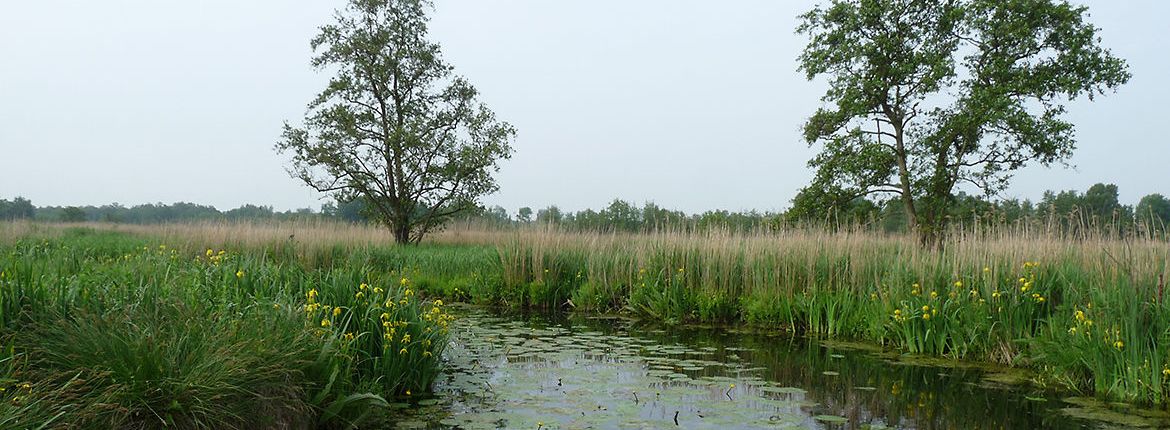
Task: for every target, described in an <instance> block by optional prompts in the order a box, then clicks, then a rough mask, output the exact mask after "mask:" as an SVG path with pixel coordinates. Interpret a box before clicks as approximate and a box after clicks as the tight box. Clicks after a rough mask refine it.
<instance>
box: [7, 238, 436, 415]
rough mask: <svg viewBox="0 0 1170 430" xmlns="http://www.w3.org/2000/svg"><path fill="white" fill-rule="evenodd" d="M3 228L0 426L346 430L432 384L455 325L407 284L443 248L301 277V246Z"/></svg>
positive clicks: (368, 256) (341, 260)
mask: <svg viewBox="0 0 1170 430" xmlns="http://www.w3.org/2000/svg"><path fill="white" fill-rule="evenodd" d="M14 230H16V231H19V233H18V234H15V235H9V236H5V237H0V345H3V346H4V347H5V350H4V351H5V353H4V355H3V356H0V389H3V391H0V399H2V400H4V401H3V402H2V403H0V423H3V424H4V425H3V426H0V427H3V428H37V427H39V426H41V425H46V426H49V427H52V428H164V427H165V428H352V427H354V426H359V425H366V424H368V423H370V422H373V421H372V420H373V419H380V418H384V417H379V416H378V414H383V415H384V411H385V408H378V407H377V406H378V405H386V404H387V403H388V400H392V399H400V398H409V397H411V396H419V395H423V394H425V392H427V391H428V390H429V387H430V385H431V383H432V382H433V381H434V379H435V378H436V376H437V375H438V371H439V369H440V363H439V357H440V356H441V354H442V352H443V349H444V347H445V346H446V344H447V333H448V332H447V324H448V323H449V322H450V318H451V316H450V315H449V314H447V313H446V312H445V311H444V307H443V304H442V302H441V301H437V300H435V299H427V298H424V294H423V293H421V292H419V291H418V290H417V289H416V287H415V282H416V278H415V277H414V275H413V274H414V273H416V272H417V271H418V269H417V268H418V267H420V266H418V265H420V264H427V262H428V261H438V260H441V259H439V258H438V257H436V255H439V256H441V255H444V254H443V252H444V251H443V250H442V249H436V250H435V255H429V254H427V253H425V252H420V253H417V254H416V253H410V255H412V256H414V257H417V259H414V260H412V259H408V258H404V257H402V255H400V254H396V253H394V252H385V251H370V252H366V253H359V252H352V253H350V252H342V251H337V252H334V251H326V250H322V251H321V252H319V253H316V254H313V256H312V257H311V258H312V259H313V261H315V262H316V263H317V264H316V265H312V266H309V265H306V264H304V263H303V262H302V259H305V260H306V261H307V258H306V257H305V255H304V254H302V253H300V252H299V251H300V250H304V249H305V248H303V247H284V248H282V247H278V246H255V247H252V248H248V249H244V248H240V247H220V246H214V247H213V248H214V249H211V248H204V247H203V246H199V247H194V246H193V245H187V244H181V245H177V246H172V245H168V244H167V243H165V242H162V241H159V240H156V239H154V238H145V237H141V236H133V235H128V234H125V233H120V232H110V231H103V230H97V229H92V228H70V229H66V230H59V231H55V232H52V233H48V232H45V231H41V227H36V226H32V227H24V228H12V227H8V228H7V230H4V231H14ZM43 233H48V234H43ZM436 264H438V263H436ZM444 264H446V263H444ZM412 265H413V266H412ZM428 282H434V281H428Z"/></svg>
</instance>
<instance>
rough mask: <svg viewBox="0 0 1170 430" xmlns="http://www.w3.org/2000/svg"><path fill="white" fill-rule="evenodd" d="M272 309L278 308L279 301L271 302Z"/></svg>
mask: <svg viewBox="0 0 1170 430" xmlns="http://www.w3.org/2000/svg"><path fill="white" fill-rule="evenodd" d="M272 309H280V303H273V304H272Z"/></svg>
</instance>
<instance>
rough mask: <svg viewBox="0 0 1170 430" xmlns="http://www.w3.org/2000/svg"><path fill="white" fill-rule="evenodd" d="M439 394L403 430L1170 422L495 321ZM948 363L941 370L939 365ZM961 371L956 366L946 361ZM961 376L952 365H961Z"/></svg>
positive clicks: (488, 317) (916, 367)
mask: <svg viewBox="0 0 1170 430" xmlns="http://www.w3.org/2000/svg"><path fill="white" fill-rule="evenodd" d="M452 334H453V336H452V337H453V344H452V347H451V348H450V349H449V350H448V352H447V354H446V357H447V359H448V360H449V363H448V367H447V371H446V375H445V376H444V377H443V378H441V379H440V381H439V382H438V383H437V384H436V387H435V391H436V396H435V397H434V398H429V399H412V401H411V402H409V403H398V404H395V405H394V406H395V407H396V408H397V409H398V410H399V412H401V414H400V415H401V416H402V417H404V418H401V419H400V420H399V421H398V422H396V423H395V424H394V425H395V426H396V427H397V428H462V429H496V428H508V429H538V428H539V429H542V430H543V429H559V428H582V429H584V428H595V429H620V428H631V429H641V428H685V429H733V428H735V429H775V428H794V429H882V428H906V429H1039V428H1051V429H1078V428H1131V427H1160V426H1163V425H1166V424H1168V423H1170V416H1168V415H1167V414H1165V413H1164V412H1160V411H1143V410H1138V409H1133V408H1130V407H1128V406H1127V405H1121V404H1112V405H1106V404H1104V403H1101V402H1097V401H1094V400H1091V399H1084V398H1066V399H1061V398H1059V397H1053V396H1051V395H1045V394H1044V393H1039V392H1033V390H1034V389H1030V388H1021V387H1023V386H1021V385H1019V384H1015V383H1012V382H1011V380H1013V379H1019V378H1018V377H1017V375H1013V374H1011V373H1003V372H1001V371H995V370H993V369H987V368H980V367H976V366H959V367H954V366H953V365H952V366H947V367H942V366H932V365H925V364H923V363H922V362H921V360H919V361H914V360H913V359H911V358H909V357H904V356H901V355H898V354H893V353H888V352H882V351H880V350H878V349H876V348H873V347H867V346H864V345H859V344H849V343H843V342H828V341H825V342H821V341H816V340H810V339H805V338H800V337H791V336H788V335H785V334H781V333H767V332H754V333H741V332H734V331H732V330H727V329H714V328H694V327H663V326H656V325H650V324H642V323H638V322H632V321H628V320H621V319H598V318H584V317H575V318H570V319H567V318H565V317H563V316H561V317H550V316H547V315H544V316H534V317H517V316H511V317H506V316H496V315H492V314H490V313H488V312H486V311H483V310H476V309H468V310H465V314H464V315H462V317H461V318H460V320H459V323H458V324H457V325H456V326H455V328H454V329H453V332H452ZM937 361H943V360H937ZM948 363H949V362H948ZM952 364H953V363H952Z"/></svg>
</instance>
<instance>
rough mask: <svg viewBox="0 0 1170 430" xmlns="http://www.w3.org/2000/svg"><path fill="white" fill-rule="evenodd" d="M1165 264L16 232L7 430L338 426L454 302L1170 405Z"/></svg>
mask: <svg viewBox="0 0 1170 430" xmlns="http://www.w3.org/2000/svg"><path fill="white" fill-rule="evenodd" d="M221 252H222V253H221ZM1167 263H1170V246H1168V244H1167V243H1166V242H1165V241H1162V240H1158V239H1153V238H1144V239H1143V238H1134V237H1128V238H1117V237H1114V236H1111V235H1107V234H1101V235H1091V234H1082V235H1079V236H1078V237H1074V238H1070V237H1064V236H1060V235H1056V234H1053V233H1052V232H1051V231H1047V230H1042V229H1036V230H1029V229H1026V228H1002V229H985V230H974V229H972V230H969V231H956V232H954V233H953V234H952V235H951V240H950V241H949V242H948V243H947V245H946V247H945V249H944V250H942V251H936V250H924V249H922V248H920V247H919V246H917V245H916V243H915V242H914V240H913V239H912V238H909V237H905V236H902V235H887V234H882V233H879V232H872V231H864V230H857V231H854V230H848V229H839V230H837V231H835V232H828V231H826V230H823V229H810V228H793V229H787V230H780V231H767V232H765V231H755V232H746V233H745V232H731V231H720V230H711V231H706V232H681V231H679V232H672V231H664V232H657V233H643V234H626V233H574V232H565V231H559V230H557V229H555V228H523V229H512V230H495V231H492V230H484V229H480V228H475V227H474V226H471V227H470V228H469V227H468V226H453V227H452V228H450V229H448V231H446V232H443V233H441V234H438V235H436V236H434V238H433V239H432V240H430V241H429V242H428V243H427V244H424V245H422V246H418V247H396V246H394V245H393V237H392V236H391V235H390V234H389V233H388V232H385V231H383V230H381V229H378V228H376V227H369V226H360V225H348V224H335V223H327V222H303V223H281V224H225V223H194V224H170V225H156V226H126V225H112V224H86V225H75V226H51V225H43V224H31V223H8V224H0V270H3V273H4V275H3V278H0V329H2V332H0V335H2V337H0V341H2V342H3V344H4V346H5V349H4V351H5V356H4V359H3V360H4V362H3V366H2V367H0V381H2V384H0V385H2V386H3V387H4V388H5V389H6V391H5V392H4V394H2V395H3V396H5V401H4V402H3V404H2V405H0V424H3V423H12V422H17V421H14V420H20V421H19V422H24V423H27V422H45V421H49V422H53V423H82V424H81V426H82V427H84V426H87V425H91V424H93V423H101V424H102V425H103V426H104V425H105V424H110V425H113V424H117V426H123V427H153V426H155V425H156V424H158V423H167V424H168V425H174V426H177V427H180V428H184V427H207V426H212V427H216V426H227V425H229V424H228V423H240V422H245V421H246V420H247V419H251V418H255V417H257V415H263V416H267V417H276V418H275V419H276V420H278V421H279V423H256V424H257V425H264V424H268V425H272V424H280V425H283V426H286V427H300V428H311V427H318V428H330V427H345V426H346V425H348V424H351V423H355V422H361V420H363V419H369V418H371V417H370V415H371V414H376V413H378V412H377V411H378V410H380V409H381V408H376V407H371V406H372V405H375V404H384V403H386V402H392V401H395V399H402V398H409V397H408V396H413V397H415V398H417V397H418V396H420V395H424V394H423V393H425V392H426V390H427V388H428V387H429V384H430V381H432V380H433V379H434V377H435V375H436V374H437V372H438V366H439V365H440V362H439V361H438V357H439V356H440V355H441V354H442V352H443V351H442V350H443V347H444V345H445V342H446V338H445V335H446V331H445V325H446V322H447V321H449V318H451V317H450V316H448V315H447V314H446V312H444V311H443V309H444V308H443V306H444V305H443V303H442V302H444V301H446V302H451V301H461V302H472V303H478V304H486V305H497V306H502V307H510V308H516V309H569V310H572V311H574V312H588V313H615V312H622V313H627V314H630V315H634V316H637V317H639V318H644V319H648V320H655V321H661V322H666V323H670V324H693V323H703V324H706V323H719V324H750V325H755V326H760V327H765V328H767V329H769V330H779V331H787V332H792V333H797V334H802V335H807V336H815V337H836V338H842V339H853V340H863V341H867V342H870V343H874V344H879V345H882V346H885V347H887V348H891V349H893V350H897V351H901V352H905V353H910V354H922V355H930V356H941V357H947V358H952V359H956V360H965V361H985V362H992V363H999V364H1004V365H1008V366H1015V367H1021V368H1026V369H1029V370H1030V371H1031V372H1032V375H1034V379H1035V382H1036V383H1038V384H1041V385H1043V386H1048V387H1052V388H1054V389H1059V390H1067V391H1073V392H1079V393H1086V394H1093V395H1096V396H1099V397H1102V398H1107V399H1113V400H1123V401H1129V402H1138V403H1145V404H1156V405H1165V404H1167V402H1168V399H1167V395H1168V394H1170V351H1167V348H1170V339H1168V337H1167V333H1170V311H1168V310H1167V308H1166V305H1165V304H1164V300H1163V289H1164V282H1163V279H1164V277H1165V275H1166V271H1167ZM222 405H228V407H223V406H222ZM255 410H264V411H271V413H266V414H251V413H248V411H255ZM4 420H8V421H4ZM4 427H7V426H4ZM34 427H35V426H34Z"/></svg>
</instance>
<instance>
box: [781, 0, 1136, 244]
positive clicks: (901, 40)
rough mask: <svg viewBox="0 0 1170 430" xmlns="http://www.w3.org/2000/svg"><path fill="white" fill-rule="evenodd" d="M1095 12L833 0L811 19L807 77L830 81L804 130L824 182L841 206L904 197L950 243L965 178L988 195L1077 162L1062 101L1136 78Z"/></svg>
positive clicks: (936, 1)
mask: <svg viewBox="0 0 1170 430" xmlns="http://www.w3.org/2000/svg"><path fill="white" fill-rule="evenodd" d="M1086 17H1087V10H1086V8H1085V7H1083V6H1074V5H1072V4H1069V3H1068V2H1067V1H1061V0H833V1H831V2H830V3H829V4H828V5H827V6H825V7H820V6H818V7H816V8H814V9H813V10H812V11H810V12H808V13H806V14H804V15H803V16H802V22H801V24H800V26H799V27H798V32H800V33H802V34H805V35H807V36H808V37H809V39H810V40H809V43H808V45H807V46H806V47H805V49H804V51H803V52H802V54H801V55H800V59H799V61H800V69H801V70H802V71H804V72H805V73H806V74H807V76H808V78H809V79H810V80H811V79H814V78H817V77H823V78H825V79H827V81H828V84H829V89H828V91H826V93H825V95H824V97H823V98H822V101H823V102H824V106H823V107H822V108H820V109H819V110H817V111H816V113H815V114H813V116H812V117H810V118H809V119H808V121H807V122H806V123H805V125H804V137H805V139H806V141H807V142H808V143H809V144H810V145H818V144H819V145H821V148H822V149H821V151H820V154H819V155H817V156H816V157H815V158H813V159H812V160H811V161H809V165H810V166H811V167H813V168H815V169H816V176H815V178H814V179H813V183H812V184H811V185H809V187H808V188H806V190H815V191H816V194H817V195H819V196H821V197H823V198H824V199H828V200H832V201H839V202H842V203H845V202H849V201H852V200H853V199H854V198H856V197H859V196H866V195H871V194H885V195H888V196H892V197H894V198H897V199H900V200H901V202H902V205H903V206H904V208H905V212H906V216H907V218H908V220H909V223H910V226H911V228H913V229H914V231H915V232H916V234H917V236H918V238H919V240H920V242H921V243H922V244H923V245H925V246H941V244H942V238H943V232H944V230H945V228H946V226H947V219H946V213H947V211H946V209H947V206H948V205H949V204H951V203H952V201H953V200H954V196H955V190H956V187H960V186H963V184H967V185H969V186H973V187H977V188H979V189H981V190H982V191H984V192H985V193H986V194H987V195H993V194H996V193H998V192H1000V191H1002V190H1003V189H1004V188H1005V187H1006V185H1007V184H1008V180H1009V179H1010V177H1011V173H1012V172H1013V171H1014V170H1017V169H1019V168H1021V167H1023V166H1025V165H1027V164H1029V163H1032V162H1035V163H1040V164H1043V165H1049V164H1053V163H1064V162H1067V160H1068V158H1069V157H1070V156H1071V154H1072V151H1073V149H1074V147H1075V140H1074V133H1073V125H1072V124H1071V123H1069V122H1068V121H1067V120H1065V119H1064V113H1065V107H1064V104H1065V103H1067V102H1068V101H1070V100H1073V99H1076V98H1078V97H1082V96H1085V97H1088V98H1089V99H1090V100H1091V99H1093V98H1094V96H1096V95H1100V94H1104V93H1105V92H1106V91H1111V90H1114V89H1116V88H1117V87H1118V86H1120V85H1122V84H1124V83H1125V82H1126V81H1128V80H1129V77H1130V74H1129V72H1128V71H1127V66H1126V64H1125V62H1124V61H1123V60H1121V59H1120V58H1117V57H1115V56H1114V55H1113V54H1112V53H1110V51H1109V50H1107V49H1105V48H1103V47H1101V40H1100V37H1099V36H1098V31H1099V29H1098V28H1096V27H1094V26H1093V25H1092V24H1090V23H1088V22H1087V21H1086Z"/></svg>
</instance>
